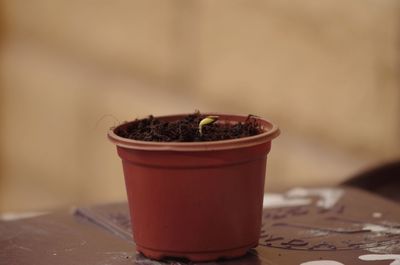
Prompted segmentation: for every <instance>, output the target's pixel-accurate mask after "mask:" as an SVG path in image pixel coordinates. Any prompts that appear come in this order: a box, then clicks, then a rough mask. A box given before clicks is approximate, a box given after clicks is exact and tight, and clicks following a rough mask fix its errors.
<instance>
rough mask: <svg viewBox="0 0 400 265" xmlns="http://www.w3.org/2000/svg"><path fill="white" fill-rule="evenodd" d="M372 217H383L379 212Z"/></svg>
mask: <svg viewBox="0 0 400 265" xmlns="http://www.w3.org/2000/svg"><path fill="white" fill-rule="evenodd" d="M372 217H374V218H381V217H382V213H379V212H375V213H372Z"/></svg>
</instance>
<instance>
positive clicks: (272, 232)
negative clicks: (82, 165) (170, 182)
mask: <svg viewBox="0 0 400 265" xmlns="http://www.w3.org/2000/svg"><path fill="white" fill-rule="evenodd" d="M172 263H174V264H177V263H180V264H184V263H186V262H185V261H182V260H165V261H153V260H149V259H147V258H146V257H144V256H143V255H141V254H140V253H136V251H135V244H134V242H133V240H132V236H131V227H130V219H129V213H128V207H127V203H115V204H108V205H97V206H91V207H81V208H75V209H69V210H60V211H56V212H53V213H49V214H44V215H41V216H38V217H33V218H26V219H20V220H13V221H0V264H1V265H3V264H9V265H13V264H19V265H24V264H61V265H66V264H74V265H80V264H104V265H105V264H112V265H113V264H137V265H165V264H172ZM188 263H191V262H188ZM211 263H212V264H213V265H216V264H217V263H223V264H226V265H241V264H243V265H244V264H246V265H253V264H254V265H275V264H277V265H278V264H284V265H292V264H293V265H299V264H304V265H318V264H321V265H323V264H325V265H340V264H346V265H355V264H372V265H374V264H375V265H377V264H381V265H384V264H392V265H395V264H397V265H399V264H400V206H399V205H398V204H396V203H395V202H392V201H388V200H386V199H383V198H381V197H378V196H376V195H373V194H370V193H367V192H364V191H361V190H356V189H349V188H312V189H302V188H296V189H292V190H290V191H288V192H286V193H283V194H266V195H265V197H264V210H263V227H262V231H261V236H260V241H259V246H258V247H257V248H255V249H252V250H251V251H249V252H248V254H247V255H246V256H244V257H242V258H237V259H232V260H223V261H218V262H210V264H211ZM191 264H193V263H191Z"/></svg>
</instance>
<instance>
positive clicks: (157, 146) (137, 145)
mask: <svg viewBox="0 0 400 265" xmlns="http://www.w3.org/2000/svg"><path fill="white" fill-rule="evenodd" d="M202 114H203V115H207V116H210V115H215V116H219V117H221V118H222V119H221V120H228V121H229V120H231V121H238V120H243V119H245V118H247V117H248V115H246V116H245V115H235V114H223V113H202ZM186 115H189V114H187V113H183V114H172V115H163V116H155V118H161V119H162V118H173V117H177V118H178V117H183V116H186ZM228 117H230V118H228ZM254 118H256V119H257V121H259V122H261V123H262V127H263V129H264V132H263V133H260V134H257V135H254V136H248V137H243V138H237V139H229V140H220V141H206V142H151V141H139V140H132V139H128V138H124V137H121V136H118V135H117V134H116V133H115V132H114V131H115V129H116V128H118V127H120V126H123V125H125V124H126V123H123V124H120V125H118V126H113V127H111V128H110V129H109V131H108V133H107V136H108V139H109V140H110V141H111V142H113V143H114V144H115V145H117V147H122V148H127V149H134V150H147V151H189V152H196V151H215V150H227V149H238V148H243V147H249V146H254V145H258V144H263V143H267V142H270V141H271V140H272V139H274V138H276V137H278V136H279V134H280V129H279V128H278V126H277V125H276V124H274V123H272V122H270V121H268V120H266V119H263V118H261V117H258V116H254ZM129 122H132V121H129ZM129 122H127V123H129Z"/></svg>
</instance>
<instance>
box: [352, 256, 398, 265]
mask: <svg viewBox="0 0 400 265" xmlns="http://www.w3.org/2000/svg"><path fill="white" fill-rule="evenodd" d="M358 258H359V259H360V260H363V261H378V260H393V262H391V263H389V265H400V255H398V254H397V255H396V254H368V255H361V256H359V257H358Z"/></svg>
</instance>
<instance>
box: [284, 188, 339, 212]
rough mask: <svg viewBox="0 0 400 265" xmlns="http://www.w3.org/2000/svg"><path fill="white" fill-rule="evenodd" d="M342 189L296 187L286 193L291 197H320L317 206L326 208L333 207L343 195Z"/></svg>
mask: <svg viewBox="0 0 400 265" xmlns="http://www.w3.org/2000/svg"><path fill="white" fill-rule="evenodd" d="M343 194H344V191H343V190H342V189H335V188H310V189H304V188H294V189H291V190H289V191H288V192H287V193H286V195H287V196H288V197H289V198H304V197H311V196H317V197H319V198H320V199H319V200H318V201H317V206H318V207H322V208H325V209H329V208H332V207H333V206H334V205H335V204H336V203H337V202H338V201H339V200H340V198H341V197H342V196H343Z"/></svg>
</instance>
